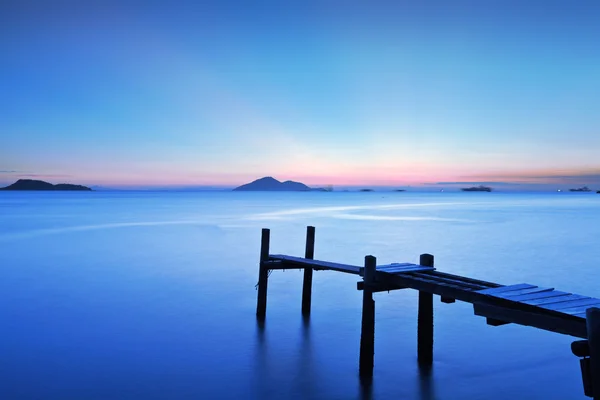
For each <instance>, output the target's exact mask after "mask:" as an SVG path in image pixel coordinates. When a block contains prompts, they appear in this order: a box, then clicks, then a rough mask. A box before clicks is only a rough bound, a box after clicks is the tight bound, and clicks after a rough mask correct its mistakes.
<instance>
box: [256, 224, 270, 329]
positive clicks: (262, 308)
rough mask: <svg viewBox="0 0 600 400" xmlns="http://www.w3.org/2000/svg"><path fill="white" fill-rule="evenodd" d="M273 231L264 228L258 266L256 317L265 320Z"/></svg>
mask: <svg viewBox="0 0 600 400" xmlns="http://www.w3.org/2000/svg"><path fill="white" fill-rule="evenodd" d="M270 239H271V231H270V230H269V229H263V230H262V236H261V238H260V263H259V267H258V299H257V301H256V318H257V319H259V320H264V319H265V316H266V314H267V285H268V283H269V268H268V266H267V264H266V261H267V260H268V259H269V243H270Z"/></svg>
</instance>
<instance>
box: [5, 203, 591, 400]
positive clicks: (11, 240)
mask: <svg viewBox="0 0 600 400" xmlns="http://www.w3.org/2000/svg"><path fill="white" fill-rule="evenodd" d="M307 225H314V226H316V228H317V232H316V233H317V234H316V236H317V240H316V258H319V259H325V260H333V261H339V262H348V263H352V264H362V262H363V258H364V256H365V255H367V254H373V255H375V256H376V257H377V258H378V263H389V262H416V261H417V260H418V256H419V254H420V253H425V252H429V253H432V254H434V255H435V257H436V266H437V267H438V269H440V270H443V271H448V272H451V273H456V274H465V275H468V276H472V277H476V278H481V279H485V280H491V281H497V282H499V283H503V284H513V283H521V282H529V283H534V284H537V285H540V286H542V285H546V286H552V287H557V288H559V289H561V290H565V291H573V292H577V293H581V294H587V295H596V296H598V295H600V287H599V286H598V283H599V282H600V265H599V263H598V260H599V259H600V246H598V244H597V243H598V232H599V229H600V195H595V194H576V193H573V194H571V193H563V194H559V193H556V194H503V193H428V194H417V193H383V192H379V193H378V192H374V193H281V194H273V193H270V194H264V193H233V192H231V193H230V192H227V193H225V192H223V193H218V192H212V193H134V192H122V193H117V192H114V193H109V192H94V193H12V192H11V193H1V194H0V246H1V249H2V250H1V252H0V293H1V302H0V327H1V332H2V334H1V336H0V337H1V340H0V398H2V399H19V400H20V399H36V400H37V399H61V400H62V399H77V400H82V399H83V400H87V399H90V400H92V399H93V400H95V399H98V400H100V399H102V400H105V399H169V400H171V399H367V398H373V399H390V398H398V399H419V400H422V399H526V398H527V399H533V398H540V399H542V398H543V399H561V400H564V399H577V398H584V396H583V391H582V388H581V379H580V372H579V363H578V360H577V358H576V357H574V356H573V355H571V352H570V348H569V346H570V342H571V341H572V340H574V339H573V338H571V337H567V336H562V335H558V334H553V333H549V332H544V331H540V330H536V329H533V328H528V327H522V326H515V325H505V326H501V327H490V326H487V325H486V323H485V320H484V319H483V318H481V317H476V316H474V315H473V309H472V306H471V305H469V304H466V303H459V302H457V303H455V304H442V303H440V302H439V299H437V298H436V302H435V350H434V353H435V354H434V365H433V370H432V372H431V374H430V375H429V376H427V375H425V374H421V373H420V372H419V369H418V368H417V362H416V321H417V307H416V306H417V297H418V296H417V293H416V292H414V291H410V290H406V291H395V292H392V293H389V294H388V293H378V294H376V295H375V301H376V309H377V312H376V318H377V319H376V338H375V350H376V355H375V371H374V381H373V385H372V387H371V388H370V389H368V390H366V389H364V388H362V387H361V385H360V383H359V380H358V376H357V371H358V350H359V339H360V315H361V292H358V291H357V290H356V281H357V279H358V277H355V276H350V275H345V274H340V273H335V272H316V273H315V276H314V284H313V310H312V316H311V319H310V323H308V324H305V323H304V322H303V320H302V318H301V315H300V305H301V291H302V273H301V272H298V271H285V272H281V271H275V272H273V274H272V275H271V277H270V280H269V294H268V309H267V321H266V324H265V326H264V328H262V329H261V327H259V326H258V325H257V323H256V320H255V307H256V290H255V284H256V281H257V276H258V256H259V245H260V244H259V242H260V228H263V227H267V228H271V252H272V253H287V254H296V255H303V249H304V235H305V227H306V226H307Z"/></svg>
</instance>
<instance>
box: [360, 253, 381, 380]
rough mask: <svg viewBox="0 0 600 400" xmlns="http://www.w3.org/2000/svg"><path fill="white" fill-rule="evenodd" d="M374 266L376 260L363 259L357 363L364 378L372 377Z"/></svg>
mask: <svg viewBox="0 0 600 400" xmlns="http://www.w3.org/2000/svg"><path fill="white" fill-rule="evenodd" d="M376 266H377V259H376V258H375V257H373V256H366V257H365V269H364V275H363V280H364V282H365V285H364V290H363V306H362V326H361V331H360V362H359V374H360V376H361V377H364V378H368V377H372V376H373V357H374V354H375V301H373V287H374V285H375V270H376Z"/></svg>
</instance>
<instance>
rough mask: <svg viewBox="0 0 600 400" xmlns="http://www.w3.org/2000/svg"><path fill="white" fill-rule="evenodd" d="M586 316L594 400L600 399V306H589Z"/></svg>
mask: <svg viewBox="0 0 600 400" xmlns="http://www.w3.org/2000/svg"><path fill="white" fill-rule="evenodd" d="M585 316H586V325H587V336H588V345H589V347H590V363H591V369H592V371H591V375H592V393H593V395H594V400H600V308H597V307H593V308H588V309H587V310H586V313H585Z"/></svg>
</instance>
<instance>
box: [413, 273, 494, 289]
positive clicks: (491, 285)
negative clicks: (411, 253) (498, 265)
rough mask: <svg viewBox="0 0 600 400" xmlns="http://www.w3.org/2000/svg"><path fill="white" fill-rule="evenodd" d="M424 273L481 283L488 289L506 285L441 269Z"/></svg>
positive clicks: (476, 283)
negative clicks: (441, 270)
mask: <svg viewBox="0 0 600 400" xmlns="http://www.w3.org/2000/svg"><path fill="white" fill-rule="evenodd" d="M422 274H428V275H433V276H439V277H443V278H449V279H455V280H457V281H460V282H466V283H472V284H474V285H479V286H482V287H484V288H486V289H491V288H497V287H503V286H504V285H500V284H499V283H494V282H486V281H482V280H479V279H473V278H468V277H466V276H460V275H454V274H449V273H447V272H440V271H437V270H435V271H429V272H422Z"/></svg>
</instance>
